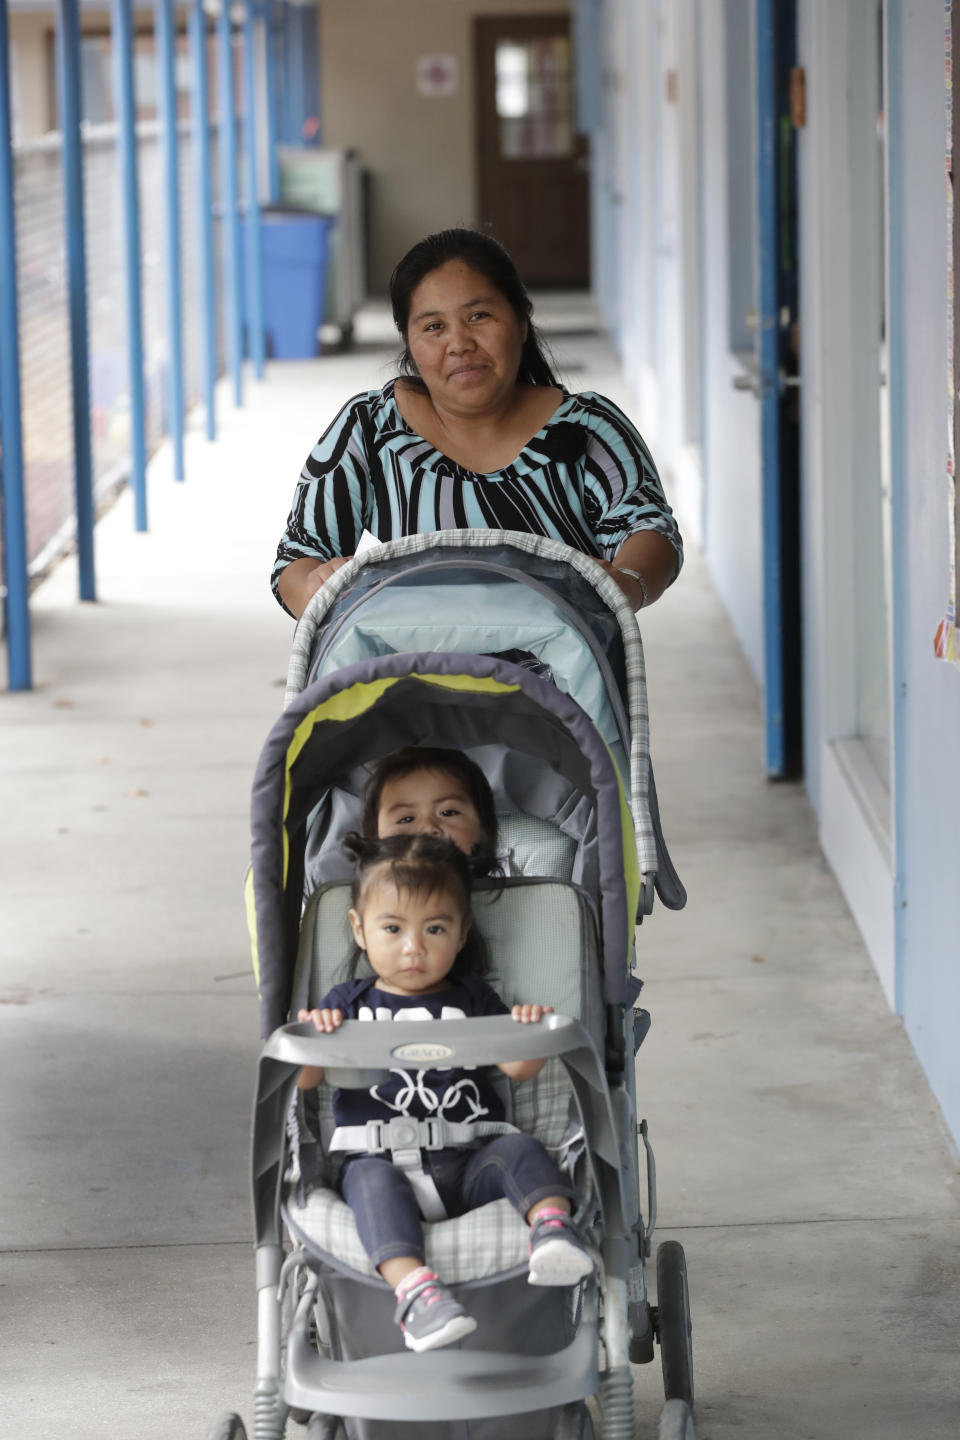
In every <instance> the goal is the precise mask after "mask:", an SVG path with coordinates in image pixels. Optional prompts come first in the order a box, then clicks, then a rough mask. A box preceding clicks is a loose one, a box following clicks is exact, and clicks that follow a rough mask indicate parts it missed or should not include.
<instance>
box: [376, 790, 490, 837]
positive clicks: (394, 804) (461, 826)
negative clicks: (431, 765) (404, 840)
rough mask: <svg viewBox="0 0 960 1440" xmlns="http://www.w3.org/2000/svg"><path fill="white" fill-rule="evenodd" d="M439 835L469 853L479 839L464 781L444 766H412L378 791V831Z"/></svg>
mask: <svg viewBox="0 0 960 1440" xmlns="http://www.w3.org/2000/svg"><path fill="white" fill-rule="evenodd" d="M411 833H412V834H415V835H438V836H440V837H442V838H443V839H444V840H450V841H451V842H452V843H453V844H454V845H456V847H457V849H458V850H462V851H463V853H464V854H465V855H469V854H470V851H471V850H472V849H473V847H474V845H476V844H477V843H478V841H479V840H480V839H481V832H480V819H479V816H478V815H477V811H476V807H475V806H474V804H473V801H472V800H471V799H470V796H469V795H468V794H467V792H466V790H465V789H464V787H463V784H462V782H461V781H460V780H458V779H457V778H456V777H455V776H453V775H448V774H447V773H446V772H445V771H443V770H414V771H412V772H411V773H410V774H409V775H405V776H404V777H403V779H402V780H388V781H387V782H386V784H385V785H384V787H383V789H382V790H381V792H380V808H379V810H378V811H377V834H378V835H379V836H380V838H381V839H383V838H384V837H385V836H387V835H409V834H411Z"/></svg>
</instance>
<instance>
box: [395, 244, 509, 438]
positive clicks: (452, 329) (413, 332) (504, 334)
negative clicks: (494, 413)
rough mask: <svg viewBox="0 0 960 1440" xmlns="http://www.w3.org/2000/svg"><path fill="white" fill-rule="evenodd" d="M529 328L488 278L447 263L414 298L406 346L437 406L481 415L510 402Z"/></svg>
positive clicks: (458, 262)
mask: <svg viewBox="0 0 960 1440" xmlns="http://www.w3.org/2000/svg"><path fill="white" fill-rule="evenodd" d="M526 336H527V326H526V323H525V322H524V324H523V325H521V324H520V322H519V320H518V319H517V317H516V315H515V314H514V312H513V309H512V307H511V305H510V303H509V301H508V300H507V299H506V298H505V296H503V295H502V294H501V293H500V291H499V290H498V289H497V288H496V286H495V285H493V284H492V282H491V281H489V280H488V279H487V278H486V276H484V275H480V274H479V273H478V272H477V271H476V270H471V269H470V267H469V266H468V265H466V264H465V263H464V262H463V261H462V260H449V261H447V263H446V265H441V266H439V267H438V269H436V270H431V272H430V274H429V275H427V276H425V278H424V279H423V280H421V282H420V284H419V285H418V286H417V288H416V289H415V290H414V292H413V295H412V296H411V299H410V319H409V321H408V323H407V345H408V348H409V350H410V354H411V356H412V358H413V362H414V364H415V365H416V367H417V370H418V371H419V374H420V378H421V379H422V380H423V382H424V384H425V385H426V387H427V389H428V390H429V392H430V398H431V400H432V401H433V403H434V405H435V406H438V408H440V409H445V410H450V411H453V412H461V413H462V412H467V413H469V412H478V411H479V412H482V411H484V410H488V409H494V408H496V406H497V404H498V402H501V401H506V400H509V399H510V398H512V395H513V391H514V390H515V388H516V384H517V373H518V371H519V369H520V354H521V351H522V349H523V342H524V340H525V339H526Z"/></svg>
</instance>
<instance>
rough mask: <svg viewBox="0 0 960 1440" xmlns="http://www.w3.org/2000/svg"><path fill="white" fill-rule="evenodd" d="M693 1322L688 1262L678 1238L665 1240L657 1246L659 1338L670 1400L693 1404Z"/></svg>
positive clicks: (662, 1364)
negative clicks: (688, 1281) (688, 1283)
mask: <svg viewBox="0 0 960 1440" xmlns="http://www.w3.org/2000/svg"><path fill="white" fill-rule="evenodd" d="M692 1331H693V1325H692V1323H691V1320H690V1293H689V1290H688V1288H687V1262H686V1259H685V1257H684V1254H683V1246H682V1245H681V1244H680V1243H679V1241H677V1240H664V1242H663V1244H662V1245H660V1246H659V1247H658V1249H657V1338H658V1339H659V1341H660V1364H661V1366H662V1368H663V1392H664V1395H665V1396H666V1398H667V1400H682V1401H684V1402H685V1404H686V1405H688V1406H689V1407H690V1408H691V1409H692V1408H693V1340H692V1338H691V1336H692Z"/></svg>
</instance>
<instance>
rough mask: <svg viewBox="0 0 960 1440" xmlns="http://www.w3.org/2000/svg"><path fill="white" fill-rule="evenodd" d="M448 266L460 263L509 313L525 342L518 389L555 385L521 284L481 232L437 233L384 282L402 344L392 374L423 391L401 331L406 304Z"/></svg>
mask: <svg viewBox="0 0 960 1440" xmlns="http://www.w3.org/2000/svg"><path fill="white" fill-rule="evenodd" d="M451 260H462V261H463V263H464V264H465V265H469V266H470V269H471V270H476V272H477V274H478V275H483V276H484V277H485V278H486V279H487V280H489V281H490V283H491V285H494V286H495V287H496V289H497V290H499V292H500V294H501V295H502V296H503V298H504V299H505V300H506V301H507V303H508V304H509V306H510V308H511V309H512V310H513V313H514V315H516V317H517V321H518V323H519V325H520V327H521V328H522V327H523V326H524V325H526V327H527V337H526V339H525V340H524V342H523V349H522V350H521V352H520V369H519V372H518V374H517V379H518V380H519V381H520V383H521V384H524V385H559V384H560V381H559V380H558V379H557V377H556V375H555V374H554V371H553V364H552V357H551V358H548V355H547V347H546V345H545V343H544V341H543V340H542V338H541V336H540V335H539V333H538V332H537V328H536V326H535V325H534V323H533V319H532V316H533V305H532V303H531V300H530V297H529V295H528V294H527V292H526V288H525V286H524V283H523V281H522V280H521V279H520V276H519V274H518V273H517V267H516V265H514V263H513V261H512V260H511V258H510V256H509V255H508V254H507V252H506V250H505V249H504V248H503V246H502V245H501V244H500V242H499V241H498V240H494V238H493V236H492V235H485V234H484V233H483V232H482V231H481V230H440V231H438V232H437V234H436V235H428V236H427V237H426V238H425V239H424V240H419V241H418V242H417V244H416V245H414V246H413V248H412V249H411V250H408V251H407V253H406V255H404V257H403V259H402V260H401V261H400V264H399V265H398V266H397V268H396V269H395V270H394V272H393V274H392V275H391V277H390V304H391V307H392V308H393V319H394V323H395V324H396V327H397V329H398V330H399V331H400V336H401V339H402V340H403V349H402V350H401V352H400V357H399V360H398V361H397V368H398V370H399V372H400V374H401V375H402V376H404V378H405V379H407V380H409V381H411V382H412V383H413V384H416V385H419V386H420V387H421V388H422V389H426V386H424V384H423V381H422V380H421V379H420V376H419V374H418V372H417V367H416V365H415V364H414V362H413V356H412V355H411V354H410V345H409V342H408V340H407V330H408V327H409V324H410V303H411V300H412V298H413V292H414V290H416V288H417V286H418V285H419V284H420V282H421V280H425V279H426V277H427V276H428V275H429V274H431V273H432V272H433V271H434V270H439V268H440V266H441V265H447V264H449V262H450V261H451Z"/></svg>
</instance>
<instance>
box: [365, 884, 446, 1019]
mask: <svg viewBox="0 0 960 1440" xmlns="http://www.w3.org/2000/svg"><path fill="white" fill-rule="evenodd" d="M350 924H351V925H352V927H353V935H354V939H355V940H356V942H357V944H358V945H359V946H360V948H361V949H362V950H366V952H367V959H368V960H369V961H370V964H371V965H372V966H373V969H374V971H375V972H376V975H377V984H378V985H379V987H380V989H381V990H386V991H387V992H388V993H389V994H392V995H429V994H430V993H431V992H432V991H434V990H443V989H445V988H446V984H445V982H446V977H447V975H449V973H450V970H451V968H452V967H453V962H454V961H455V960H456V958H457V955H458V954H459V952H460V949H461V947H462V945H463V942H464V940H465V939H466V938H467V930H468V928H469V925H468V922H467V920H466V919H465V918H464V915H463V912H462V910H461V909H460V903H459V901H458V900H457V899H456V897H455V896H453V895H447V894H445V893H444V892H443V891H435V892H434V893H433V894H430V895H412V894H411V893H410V891H409V890H399V889H398V888H397V886H396V885H394V884H393V882H392V881H390V880H387V879H383V880H380V879H378V878H377V877H376V876H374V877H373V878H372V879H371V881H370V884H369V885H368V887H367V890H366V893H365V895H364V897H363V907H362V911H357V910H351V911H350Z"/></svg>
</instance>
